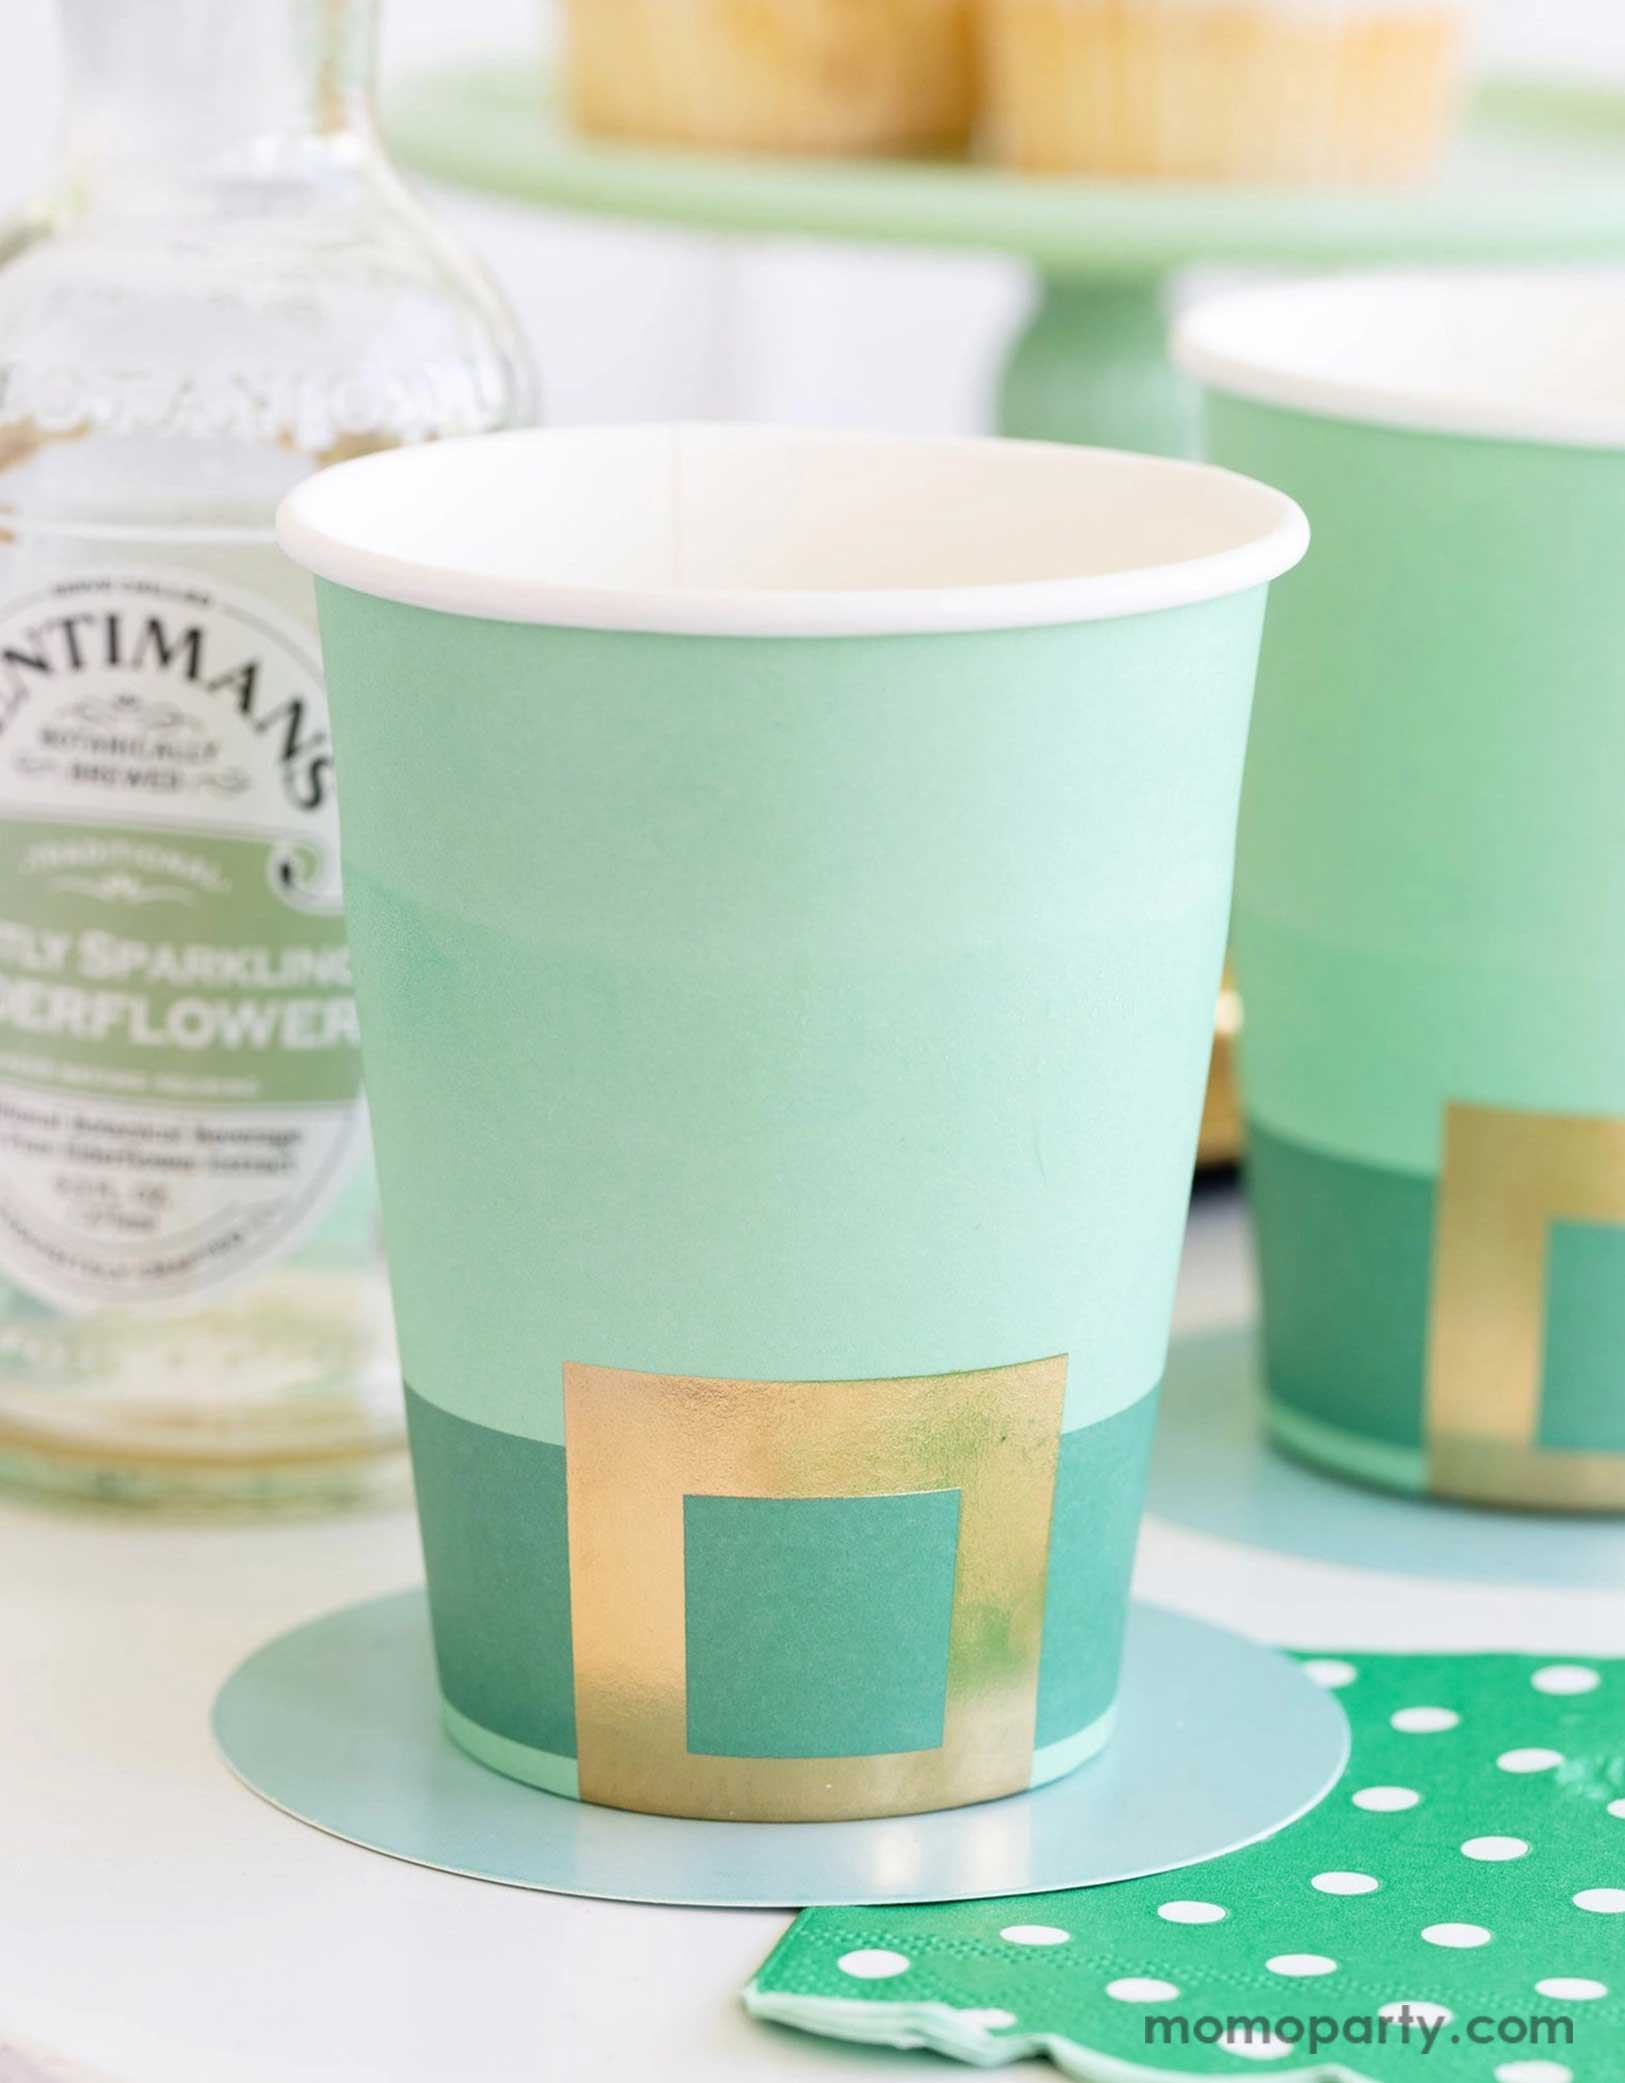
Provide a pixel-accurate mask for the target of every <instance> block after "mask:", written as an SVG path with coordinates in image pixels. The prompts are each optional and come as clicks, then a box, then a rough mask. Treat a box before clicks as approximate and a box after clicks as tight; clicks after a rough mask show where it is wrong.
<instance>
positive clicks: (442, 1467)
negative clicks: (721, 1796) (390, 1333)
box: [407, 1389, 1157, 1794]
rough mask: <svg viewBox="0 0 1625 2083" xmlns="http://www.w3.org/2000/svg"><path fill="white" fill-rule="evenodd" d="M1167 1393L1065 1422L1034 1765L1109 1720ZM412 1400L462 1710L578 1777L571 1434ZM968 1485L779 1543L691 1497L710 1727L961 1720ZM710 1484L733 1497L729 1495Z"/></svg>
mask: <svg viewBox="0 0 1625 2083" xmlns="http://www.w3.org/2000/svg"><path fill="white" fill-rule="evenodd" d="M1156 1406H1157V1396H1156V1394H1155V1392H1153V1393H1152V1394H1151V1395H1149V1396H1142V1397H1141V1398H1140V1399H1139V1400H1138V1402H1136V1403H1133V1404H1131V1405H1129V1406H1128V1408H1127V1409H1125V1410H1122V1411H1120V1412H1118V1413H1117V1414H1116V1415H1115V1416H1114V1417H1111V1418H1107V1419H1103V1420H1102V1421H1101V1422H1100V1423H1098V1424H1095V1425H1089V1426H1085V1427H1083V1428H1082V1429H1080V1430H1078V1431H1075V1432H1069V1433H1066V1434H1064V1435H1063V1436H1062V1439H1061V1445H1060V1455H1059V1460H1058V1464H1057V1472H1056V1485H1055V1493H1054V1508H1053V1517H1052V1520H1051V1525H1050V1530H1049V1553H1048V1572H1047V1590H1046V1595H1045V1608H1044V1626H1043V1645H1042V1651H1041V1658H1040V1664H1039V1679H1038V1713H1037V1722H1036V1727H1035V1731H1034V1737H1033V1744H1034V1756H1033V1768H1032V1769H1033V1775H1034V1776H1033V1779H1032V1784H1034V1785H1038V1784H1040V1783H1041V1782H1042V1781H1043V1780H1045V1779H1049V1778H1055V1777H1058V1776H1059V1775H1060V1773H1061V1772H1063V1771H1066V1770H1068V1769H1070V1768H1071V1765H1073V1764H1077V1763H1081V1762H1082V1761H1083V1759H1084V1757H1086V1756H1089V1755H1092V1754H1093V1751H1094V1750H1095V1749H1097V1748H1099V1747H1100V1745H1101V1744H1103V1743H1104V1741H1105V1740H1106V1735H1107V1732H1108V1729H1109V1717H1110V1713H1111V1709H1112V1706H1113V1704H1114V1702H1115V1700H1116V1697H1117V1683H1118V1675H1119V1667H1120V1664H1121V1658H1122V1631H1123V1620H1124V1616H1125V1613H1126V1609H1127V1598H1128V1586H1129V1579H1130V1576H1131V1574H1132V1571H1133V1564H1134V1549H1135V1543H1136V1539H1137V1536H1138V1532H1139V1516H1140V1499H1141V1497H1142V1495H1143V1492H1144V1487H1145V1470H1146V1464H1147V1460H1148V1458H1149V1454H1150V1449H1151V1437H1152V1432H1153V1428H1154V1425H1155V1419H1156ZM407 1412H408V1418H409V1422H410V1428H411V1440H412V1462H413V1472H414V1476H415V1479H416V1483H417V1492H418V1504H419V1511H420V1513H421V1516H422V1524H423V1536H424V1549H425V1555H426V1558H427V1562H428V1575H429V1595H430V1604H431V1611H432V1615H433V1619H434V1624H435V1640H436V1650H437V1656H438V1661H439V1670H440V1683H441V1692H442V1697H443V1700H444V1704H445V1710H446V1723H447V1727H448V1728H449V1729H450V1730H451V1732H452V1734H453V1736H454V1737H455V1738H456V1740H457V1741H458V1742H459V1743H460V1744H461V1745H462V1746H463V1747H464V1748H465V1749H467V1750H469V1751H471V1752H472V1753H473V1754H474V1755H476V1756H478V1757H479V1758H480V1759H481V1761H482V1762H483V1763H486V1764H490V1765H493V1766H494V1767H495V1768H496V1769H497V1770H499V1771H503V1772H506V1773H508V1774H509V1775H510V1776H511V1777H514V1778H518V1779H524V1780H527V1781H528V1782H529V1783H531V1784H532V1785H535V1786H541V1787H545V1788H547V1789H548V1790H549V1791H550V1792H555V1793H558V1792H568V1793H572V1794H573V1793H574V1792H575V1791H576V1778H577V1767H576V1738H575V1675H574V1665H573V1660H572V1652H571V1630H570V1601H569V1550H568V1536H567V1529H566V1485H565V1470H564V1450H563V1449H562V1448H558V1447H552V1446H547V1445H544V1444H541V1443H539V1442H536V1441H533V1440H526V1439H521V1438H518V1437H516V1436H515V1435H512V1434H508V1433H502V1432H497V1431H494V1430H492V1429H491V1428H490V1427H487V1426H483V1425H476V1424H472V1423H470V1422H469V1420H467V1419H466V1418H459V1417H455V1416H453V1415H452V1414H451V1413H449V1412H447V1411H443V1410H440V1409H438V1408H437V1407H436V1406H435V1405H434V1404H433V1403H431V1402H429V1401H428V1400H427V1399H426V1398H425V1397H423V1396H420V1395H418V1394H416V1393H415V1392H414V1391H412V1390H410V1389H409V1390H408V1392H407ZM950 1497H951V1493H930V1494H925V1495H917V1496H914V1497H907V1498H898V1499H883V1498H868V1499H863V1500H859V1501H857V1502H859V1503H861V1504H862V1505H863V1506H864V1507H866V1510H865V1511H864V1512H857V1511H854V1510H852V1509H851V1508H850V1507H849V1508H848V1509H847V1510H846V1511H845V1512H842V1513H839V1514H832V1515H820V1514H818V1513H816V1512H814V1513H810V1514H807V1515H806V1517H807V1523H806V1524H805V1527H804V1529H803V1534H802V1538H801V1539H800V1540H799V1541H796V1542H785V1541H783V1540H782V1539H781V1540H780V1542H779V1543H778V1548H779V1550H780V1552H778V1553H776V1552H775V1546H774V1544H773V1542H772V1541H771V1540H765V1541H764V1540H762V1539H761V1538H760V1536H758V1539H757V1546H756V1552H755V1554H754V1555H753V1554H752V1553H751V1552H750V1533H749V1531H748V1530H747V1531H746V1533H745V1537H744V1542H743V1544H742V1545H739V1546H736V1547H735V1548H734V1549H733V1550H732V1551H731V1552H730V1551H729V1550H728V1549H727V1548H726V1547H724V1548H723V1549H722V1550H721V1551H720V1552H719V1551H718V1550H717V1547H716V1544H715V1542H714V1541H713V1542H712V1543H711V1545H710V1548H709V1551H708V1547H707V1542H706V1540H705V1538H704V1535H703V1532H701V1533H699V1537H696V1533H697V1527H696V1524H695V1523H694V1521H695V1519H696V1518H697V1519H699V1520H700V1521H703V1517H704V1514H703V1512H702V1513H700V1514H697V1515H691V1523H690V1525H689V1529H688V1538H687V1539H686V1540H685V1544H684V1553H683V1563H684V1570H685V1579H686V1582H685V1606H686V1612H687V1621H688V1626H687V1651H688V1664H689V1687H690V1690H689V1716H690V1740H691V1744H692V1745H693V1747H696V1748H714V1749H716V1750H718V1751H720V1753H721V1754H724V1755H727V1754H729V1752H730V1746H731V1745H732V1744H734V1743H739V1744H743V1745H746V1746H748V1747H749V1750H750V1754H772V1755H780V1756H814V1757H818V1756H825V1755H861V1754H863V1753H864V1752H865V1751H866V1750H867V1751H872V1752H875V1753H880V1752H886V1751H892V1750H903V1749H908V1748H910V1747H911V1744H913V1743H914V1742H919V1743H920V1744H921V1745H922V1747H923V1746H925V1745H927V1744H928V1743H929V1742H931V1741H935V1740H940V1726H941V1720H942V1699H941V1679H940V1671H933V1670H932V1668H931V1667H930V1662H929V1658H928V1656H927V1655H926V1653H925V1652H926V1651H927V1649H928V1646H929V1640H930V1636H931V1634H932V1631H933V1622H934V1621H935V1620H937V1619H939V1618H940V1615H941V1613H942V1612H943V1611H945V1609H946V1602H947V1600H948V1599H949V1597H950V1595H951V1592H952V1588H953V1570H954V1563H955V1548H954V1544H953V1542H952V1540H951V1539H949V1540H948V1541H947V1542H946V1543H944V1541H943V1539H942V1537H941V1524H942V1522H943V1521H944V1520H948V1521H950V1522H951V1521H952V1519H953V1516H954V1514H953V1512H952V1510H951V1509H950V1506H949V1500H950ZM688 1502H689V1503H690V1504H691V1505H698V1506H701V1507H705V1506H709V1507H711V1508H712V1511H713V1512H714V1511H715V1508H716V1506H717V1505H718V1503H719V1502H722V1501H719V1500H716V1499H691V1500H689V1501H688ZM887 1507H890V1509H889V1510H888V1509H887ZM763 1509H764V1507H763V1506H760V1505H759V1506H757V1507H756V1510H757V1511H758V1512H761V1511H762V1510H763ZM767 1509H771V1507H767ZM780 1509H793V1507H792V1508H785V1507H781V1508H780ZM803 1509H804V1511H805V1508H803ZM820 1517H822V1518H823V1523H819V1520H820ZM933 1519H935V1520H936V1521H937V1522H938V1528H937V1535H936V1538H935V1541H933V1537H932V1532H933V1530H932V1525H931V1521H932V1520H933ZM762 1531H764V1532H770V1531H771V1527H770V1526H769V1527H765V1528H763V1529H762ZM785 1549H788V1551H789V1553H788V1555H786V1554H785V1553H783V1552H782V1551H783V1550H785ZM764 1569H765V1570H767V1571H768V1572H770V1573H771V1574H769V1575H768V1576H767V1577H766V1578H765V1579H764V1577H763V1575H762V1572H763V1570H764ZM877 1579H883V1580H884V1581H885V1582H886V1584H887V1585H888V1590H889V1595H890V1601H891V1603H890V1606H889V1608H888V1609H887V1610H886V1611H885V1612H882V1613H880V1614H879V1615H878V1616H877V1614H876V1612H875V1610H874V1601H873V1598H872V1595H870V1594H869V1593H867V1592H866V1591H865V1588H864V1587H865V1586H867V1585H872V1584H873V1583H874V1582H875V1581H876V1580H877ZM843 1593H844V1594H846V1598H845V1602H844V1603H843V1599H842V1595H843ZM854 1601H861V1605H860V1607H859V1615H860V1619H859V1623H858V1624H855V1623H854V1619H853V1604H854ZM727 1626H731V1627H732V1628H734V1629H737V1630H738V1631H739V1632H741V1633H743V1634H746V1635H749V1636H751V1637H754V1638H755V1639H757V1640H758V1641H759V1643H760V1645H761V1653H759V1654H757V1655H756V1656H754V1657H751V1658H749V1659H744V1658H733V1659H731V1660H730V1657H729V1651H730V1650H731V1648H732V1646H733V1639H734V1638H733V1636H732V1635H731V1634H728V1633H726V1632H724V1628H725V1627H727ZM854 1637H856V1638H858V1639H856V1640H854ZM820 1649H821V1652H822V1653H821V1654H820V1653H819V1652H820ZM707 1660H709V1662H710V1664H711V1666H712V1668H713V1669H714V1670H715V1672H716V1673H717V1676H718V1679H719V1680H720V1684H718V1685H714V1686H713V1687H712V1688H711V1693H710V1707H711V1712H712V1714H713V1715H715V1716H716V1719H715V1720H714V1721H713V1722H712V1724H711V1725H710V1726H709V1727H708V1728H706V1729H705V1730H704V1731H703V1732H700V1733H699V1734H698V1740H696V1729H695V1721H696V1716H695V1700H696V1696H697V1695H698V1694H700V1693H701V1691H702V1687H703V1666H704V1664H705V1662H706V1661H707ZM744 1672H748V1673H749V1680H748V1683H747V1682H744V1681H743V1680H742V1679H741V1676H740V1674H741V1673H744ZM730 1713H731V1714H732V1716H733V1719H734V1730H733V1731H732V1732H730V1730H729V1728H728V1726H727V1722H728V1717H729V1715H730ZM764 1716H765V1717H766V1718H767V1719H766V1721H764ZM769 1724H770V1725H771V1729H772V1733H771V1735H768V1736H766V1737H764V1733H763V1731H764V1727H766V1726H768V1725H769ZM933 1724H934V1731H933V1726H932V1725H933ZM832 1730H835V1731H838V1733H836V1734H833V1735H832ZM802 1742H805V1743H807V1744H809V1745H813V1746H815V1747H811V1748H807V1749H802V1748H800V1744H801V1743H802ZM764 1743H765V1744H766V1746H767V1748H766V1750H764V1749H763V1745H764Z"/></svg>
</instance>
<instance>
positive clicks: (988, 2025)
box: [959, 2011, 1016, 2032]
mask: <svg viewBox="0 0 1625 2083" xmlns="http://www.w3.org/2000/svg"><path fill="white" fill-rule="evenodd" d="M959 2017H960V2022H961V2023H962V2024H965V2025H974V2026H977V2027H978V2028H979V2029H980V2030H981V2031H983V2032H997V2031H998V2030H999V2028H1000V2027H1001V2026H1003V2025H1014V2024H1015V2022H1016V2014H1015V2012H1014V2011H961V2012H960V2013H959Z"/></svg>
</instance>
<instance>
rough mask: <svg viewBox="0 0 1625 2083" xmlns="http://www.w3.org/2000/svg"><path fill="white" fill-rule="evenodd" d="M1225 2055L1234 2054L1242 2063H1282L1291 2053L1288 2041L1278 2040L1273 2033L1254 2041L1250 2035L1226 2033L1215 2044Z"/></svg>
mask: <svg viewBox="0 0 1625 2083" xmlns="http://www.w3.org/2000/svg"><path fill="white" fill-rule="evenodd" d="M1216 2044H1217V2045H1218V2046H1220V2047H1222V2048H1223V2049H1224V2051H1225V2053H1226V2054H1236V2055H1239V2056H1240V2057H1241V2059H1242V2060H1243V2061H1283V2060H1285V2058H1286V2056H1287V2055H1289V2054H1290V2053H1292V2052H1293V2046H1292V2042H1291V2041H1290V2040H1278V2039H1277V2038H1276V2037H1275V2035H1274V2033H1270V2034H1269V2035H1268V2036H1267V2037H1266V2038H1263V2039H1254V2038H1252V2037H1251V2035H1250V2034H1247V2033H1240V2032H1227V2033H1226V2034H1225V2035H1224V2037H1223V2038H1222V2039H1220V2040H1219V2041H1217V2042H1216Z"/></svg>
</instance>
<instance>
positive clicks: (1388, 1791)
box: [1354, 1786, 1422, 1815]
mask: <svg viewBox="0 0 1625 2083" xmlns="http://www.w3.org/2000/svg"><path fill="white" fill-rule="evenodd" d="M1421 1798H1422V1796H1421V1795H1420V1794H1419V1793H1418V1792H1417V1791H1416V1789H1415V1788H1414V1787H1409V1786H1363V1787H1361V1789H1360V1791H1359V1792H1358V1793H1357V1794H1356V1795H1355V1796H1354V1805H1355V1807H1356V1808H1365V1809H1369V1811H1370V1812H1371V1814H1373V1815H1393V1814H1396V1813H1397V1812H1398V1811H1399V1810H1400V1809H1401V1808H1414V1807H1415V1806H1416V1804H1417V1802H1418V1801H1420V1800H1421Z"/></svg>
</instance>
